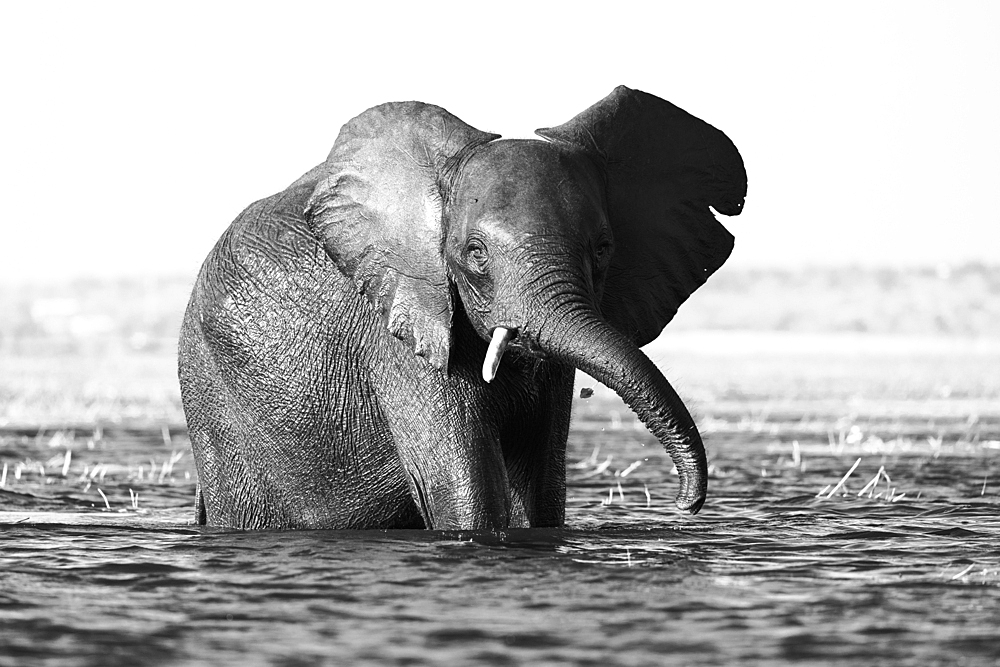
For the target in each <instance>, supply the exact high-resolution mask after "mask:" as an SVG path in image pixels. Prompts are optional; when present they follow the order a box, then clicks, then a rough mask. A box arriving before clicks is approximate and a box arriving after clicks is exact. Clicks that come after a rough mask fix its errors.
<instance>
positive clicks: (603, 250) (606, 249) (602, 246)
mask: <svg viewBox="0 0 1000 667" xmlns="http://www.w3.org/2000/svg"><path fill="white" fill-rule="evenodd" d="M595 254H596V258H597V266H599V267H601V268H603V267H604V266H605V265H606V264H607V263H608V261H609V260H610V259H611V244H610V243H609V242H607V241H602V242H601V243H599V244H597V250H596V252H595Z"/></svg>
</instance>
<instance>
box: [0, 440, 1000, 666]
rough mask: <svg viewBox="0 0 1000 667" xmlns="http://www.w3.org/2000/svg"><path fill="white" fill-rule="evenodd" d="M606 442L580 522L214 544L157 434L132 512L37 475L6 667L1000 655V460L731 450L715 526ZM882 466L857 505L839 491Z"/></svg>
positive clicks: (19, 513) (7, 632)
mask: <svg viewBox="0 0 1000 667" xmlns="http://www.w3.org/2000/svg"><path fill="white" fill-rule="evenodd" d="M597 433H599V431H598V432H597ZM591 435H592V436H593V437H591V436H588V437H587V438H583V439H581V440H578V441H574V442H572V443H571V444H572V445H573V449H571V453H570V456H571V460H573V461H575V462H577V461H578V462H582V463H583V464H584V465H579V466H577V467H571V468H570V473H569V475H570V476H569V489H568V494H567V495H568V503H567V525H568V526H569V527H568V528H566V529H560V530H541V529H539V530H511V531H505V532H503V533H498V534H493V533H478V532H467V531H464V532H440V531H395V532H385V531H343V532H336V531H303V532H286V533H276V532H264V533H241V532H232V531H219V530H208V529H199V528H196V527H193V526H190V525H186V522H187V521H188V520H189V517H190V501H189V499H190V497H191V494H192V492H193V482H192V481H191V480H190V478H185V477H184V474H183V473H184V472H185V471H186V470H185V468H184V466H185V463H184V459H183V458H182V459H181V460H180V461H179V462H175V463H176V467H175V469H174V470H172V471H171V475H166V476H164V478H163V479H162V480H160V479H159V478H158V477H157V478H154V479H153V481H150V476H149V474H148V470H150V469H153V468H154V467H155V468H157V469H160V470H162V468H160V467H159V466H160V465H161V463H162V461H163V460H166V459H167V457H168V456H170V453H169V452H163V451H162V448H161V449H159V450H157V449H156V448H155V447H154V446H153V445H152V444H150V445H149V447H147V448H146V450H143V449H142V448H141V447H139V446H138V445H134V444H133V447H132V448H131V449H129V450H128V451H129V452H131V454H129V456H133V457H134V462H132V460H131V459H128V457H126V460H124V461H120V462H118V463H117V464H116V465H118V468H117V469H116V471H112V472H106V473H105V477H104V481H103V483H102V485H101V487H100V488H101V489H102V491H103V492H104V493H105V494H106V497H107V498H108V505H110V506H111V510H112V511H107V509H106V505H105V503H104V501H103V500H101V499H100V498H99V496H96V495H95V493H94V490H95V489H96V488H97V487H96V483H95V482H96V480H98V479H99V478H100V473H98V474H97V476H95V477H94V479H90V478H89V474H90V472H88V473H87V475H88V476H87V477H84V476H83V475H82V469H81V470H80V471H72V470H71V473H74V474H75V476H74V474H70V475H68V476H67V477H66V478H62V477H61V476H55V475H41V474H38V473H37V472H29V469H28V468H27V467H26V468H25V469H24V470H22V475H21V478H20V479H18V480H17V483H16V484H13V483H11V484H9V485H8V486H7V487H6V488H4V489H0V494H2V495H0V499H2V500H3V502H4V505H3V508H4V511H3V512H2V513H0V532H2V541H0V572H2V575H0V576H2V583H3V586H2V587H0V622H2V624H3V627H4V632H3V633H2V635H0V655H2V656H7V657H11V658H14V659H15V660H16V661H17V662H19V663H20V662H23V663H25V664H31V663H32V662H50V663H52V664H55V663H59V662H72V663H88V662H94V663H96V662H99V661H100V662H116V661H117V662H129V661H131V662H141V663H147V662H148V663H153V662H158V661H183V660H195V659H197V660H204V661H205V662H210V663H213V664H230V663H231V664H245V662H246V660H247V658H248V656H250V657H252V658H254V659H256V660H258V661H260V662H282V661H286V660H289V659H292V658H295V659H296V660H298V661H302V662H308V661H310V659H315V660H317V661H321V660H328V661H331V662H334V663H341V662H343V663H348V664H356V663H364V662H366V661H368V662H379V663H389V664H393V663H408V664H442V663H444V664H450V663H477V662H482V663H490V664H525V663H527V664H545V663H568V664H598V663H601V664H605V663H611V664H615V663H620V664H685V665H686V664H707V663H713V664H720V663H723V664H729V663H735V662H741V663H753V662H760V663H769V664H774V663H782V662H795V661H801V660H809V661H813V662H828V663H829V662H836V661H844V662H856V661H860V660H865V661H866V662H867V661H871V660H886V661H891V662H895V663H907V662H909V663H912V664H927V663H933V662H950V660H951V658H954V657H955V656H956V655H960V656H962V657H963V658H964V659H966V661H967V662H968V663H970V664H974V663H976V662H980V663H981V664H991V663H992V660H993V658H994V657H995V656H997V655H1000V644H998V641H997V639H996V619H997V618H998V617H1000V614H998V611H1000V585H998V584H1000V548H998V546H997V545H998V544H1000V512H998V511H997V509H998V503H997V495H996V494H995V493H993V492H992V489H993V487H991V486H990V485H989V484H987V485H986V490H985V491H984V492H983V493H982V494H980V491H981V490H983V487H984V483H983V481H982V480H983V478H984V476H985V478H986V479H987V481H988V480H990V479H998V480H1000V474H998V473H1000V466H998V465H997V458H996V457H997V455H998V453H997V452H995V451H994V450H987V449H982V450H979V451H977V452H974V453H971V454H970V453H965V454H962V455H954V456H940V457H935V456H934V454H933V452H925V453H920V452H916V453H914V452H907V453H902V454H900V453H897V454H894V455H886V454H880V455H877V456H873V455H865V454H864V452H862V451H859V450H856V451H849V452H840V453H834V452H833V451H832V450H830V449H829V448H827V449H826V450H824V449H823V447H821V446H820V445H819V444H818V443H813V444H810V443H806V444H804V445H803V447H802V448H801V451H800V453H799V455H798V456H799V457H800V458H799V461H798V463H793V462H792V459H791V454H790V451H789V448H788V447H785V448H781V450H780V451H774V450H773V448H772V446H771V444H770V443H769V444H767V445H752V446H750V445H747V446H744V445H743V444H741V445H740V446H733V447H726V448H720V449H718V450H717V451H715V452H713V456H712V464H713V471H714V472H713V475H712V478H711V480H710V482H711V491H710V493H711V496H710V501H709V503H708V504H707V505H706V507H705V509H704V510H703V511H702V512H701V513H700V514H699V515H698V516H696V517H690V516H687V515H683V514H680V513H678V512H677V511H676V510H675V509H674V507H673V494H674V492H675V490H676V478H675V477H674V476H673V475H672V474H671V466H670V464H669V460H668V459H667V458H666V457H665V456H664V455H662V454H660V453H657V452H655V451H653V450H652V449H651V448H650V447H647V446H645V445H646V444H648V443H647V442H646V441H645V438H644V437H638V436H637V435H636V434H635V432H633V431H627V430H626V432H625V433H624V434H623V435H621V436H620V438H619V440H616V438H618V437H619V436H616V435H615V434H610V435H609V434H604V435H601V436H600V438H603V440H601V447H602V448H603V449H607V450H608V451H613V452H614V454H611V456H612V459H611V462H610V463H608V465H605V466H604V468H603V469H602V470H600V471H599V472H596V473H595V470H597V469H598V468H599V467H600V466H601V465H602V464H604V462H605V461H607V458H606V457H607V455H601V454H599V453H598V454H597V456H596V457H592V456H590V455H591V454H592V452H593V447H594V440H595V438H597V437H598V436H596V435H593V434H591ZM824 437H825V436H824ZM146 441H147V442H150V443H152V442H155V439H152V438H147V439H146ZM608 442H612V443H613V444H608ZM32 446H33V445H31V444H30V443H20V442H17V443H14V444H13V450H14V451H13V453H11V449H12V445H11V443H9V442H8V443H7V454H8V456H7V459H16V460H24V459H25V458H32V457H33V458H40V457H39V455H38V453H37V452H35V451H34V450H32V449H31V447H32ZM824 446H825V444H824ZM18 448H20V449H18ZM99 454H100V455H101V456H102V457H104V458H107V456H108V454H107V452H106V451H105V452H103V453H99ZM150 455H152V456H153V457H154V458H156V457H159V459H160V460H159V461H155V460H154V461H153V462H151V463H150V462H148V460H147V461H145V462H144V463H142V464H141V465H145V466H146V470H147V472H146V473H145V474H143V475H142V479H139V477H138V475H139V473H138V472H137V470H138V466H139V465H140V463H139V461H143V460H144V459H148V458H149V457H150ZM857 456H861V457H862V463H861V464H860V465H859V467H858V468H857V471H856V474H855V475H854V477H853V479H849V480H848V482H847V488H848V494H847V495H841V494H840V492H839V491H838V494H837V495H835V496H833V497H830V498H826V497H823V498H817V495H816V494H817V492H818V491H819V490H820V489H822V488H823V487H824V486H830V485H833V484H836V483H837V481H839V479H840V478H841V477H842V476H843V474H844V473H845V472H846V471H847V469H848V468H849V467H850V466H851V465H852V464H853V462H854V460H855V459H856V458H857ZM591 459H594V460H593V461H591ZM77 461H78V463H79V464H80V465H81V466H82V465H87V466H88V471H92V470H93V468H90V467H89V466H90V465H92V464H93V462H89V461H88V460H87V459H86V457H85V456H84V455H81V456H80V457H79V458H78V459H77ZM636 461H640V464H639V465H637V466H636V465H634V463H635V462H636ZM803 462H804V463H805V465H803ZM187 465H190V464H189V463H188V464H187ZM130 466H132V467H130ZM630 466H632V469H631V470H629V472H628V473H626V474H624V475H623V474H622V471H624V470H626V469H628V468H629V467H630ZM880 467H884V468H885V470H886V471H888V473H889V474H891V476H892V485H893V487H895V491H894V492H890V494H888V495H890V497H892V498H895V497H896V495H898V494H899V493H901V492H905V493H906V494H907V495H906V496H905V497H904V498H902V499H898V500H896V501H895V502H887V501H886V500H885V498H884V497H883V498H875V497H874V493H873V494H872V496H873V497H871V498H869V497H867V495H865V494H862V495H860V496H859V495H858V492H859V491H861V490H862V487H863V486H864V485H865V483H866V482H868V481H869V480H870V479H872V478H873V477H874V476H875V475H876V472H877V471H878V469H879V468H880ZM35 470H37V467H36V468H35ZM616 472H617V473H618V474H617V475H616V474H615V473H616ZM970 479H971V480H979V481H977V482H975V483H970V482H969V480H970ZM88 481H90V482H91V486H90V487H89V488H87V486H86V485H87V482H88ZM888 486H889V485H888V484H886V483H885V482H881V481H880V483H879V490H880V491H888V490H889V489H886V488H884V487H888ZM998 486H1000V485H998ZM890 488H892V487H890ZM85 489H86V490H85ZM130 489H131V492H132V493H133V494H134V493H135V492H138V493H139V499H140V500H139V503H138V508H136V507H133V506H132V504H131V501H132V496H131V495H130V493H129V490H130ZM827 493H828V492H827ZM609 498H610V500H609ZM102 508H104V511H102ZM17 522H20V523H17ZM126 657H127V659H126Z"/></svg>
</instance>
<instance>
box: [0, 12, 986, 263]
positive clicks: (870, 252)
mask: <svg viewBox="0 0 1000 667" xmlns="http://www.w3.org/2000/svg"><path fill="white" fill-rule="evenodd" d="M342 4H346V3H342ZM352 4H353V5H355V6H357V7H361V8H359V9H354V10H347V9H342V8H335V4H334V3H316V4H312V3H302V4H299V3H294V2H281V3H270V4H269V5H268V6H267V7H264V6H257V5H254V4H252V3H248V2H240V3H238V4H232V5H223V4H221V3H201V2H196V3H179V2H171V3H159V4H158V5H156V6H154V5H152V4H151V3H136V2H127V3H120V4H119V3H96V2H86V3H83V2H73V3H44V2H33V3H4V4H3V5H2V8H0V90H2V97H0V195H2V199H3V202H4V205H3V209H2V212H0V225H2V227H0V229H2V236H0V281H7V282H10V281H14V282H20V281H23V280H31V281H35V280H44V279H61V278H65V277H68V276H76V275H93V274H97V275H122V274H157V273H159V274H163V273H174V274H177V273H181V274H189V275H191V276H192V278H193V276H194V273H195V272H196V271H197V268H198V266H199V265H200V263H201V261H202V259H203V258H204V256H205V254H206V253H207V252H208V250H209V249H210V248H211V246H212V244H213V243H214V242H215V240H216V239H217V238H218V236H219V234H220V233H221V232H222V231H223V229H225V227H226V225H228V224H229V222H230V221H231V220H232V219H233V218H234V217H235V216H236V215H237V214H238V213H239V212H240V210H242V209H243V208H244V207H245V206H246V205H247V204H249V203H250V202H252V201H253V200H255V199H259V198H261V197H264V196H267V195H269V194H272V193H273V192H276V191H278V190H281V189H282V188H283V187H285V186H286V185H287V184H288V183H290V182H291V181H293V180H294V179H295V178H296V177H298V176H299V175H300V174H301V173H303V172H305V171H306V170H307V169H309V168H310V167H312V166H313V165H315V164H317V163H318V162H320V161H321V160H322V159H323V158H324V157H325V156H326V153H327V152H328V151H329V149H330V146H331V145H332V143H333V140H334V139H335V137H336V135H337V132H338V130H339V128H340V126H341V125H342V124H343V123H344V122H345V121H347V120H348V119H350V118H351V117H353V116H354V115H356V114H358V113H359V112H361V111H363V110H364V109H366V108H367V107H369V106H372V105H375V104H378V103H381V102H387V101H392V100H405V99H417V100H422V101H424V102H432V103H434V104H439V105H441V106H443V107H445V108H447V109H448V110H449V111H451V112H452V113H454V114H456V115H457V116H459V117H460V118H462V119H463V120H465V121H466V122H468V123H469V124H471V125H473V126H475V127H478V128H479V129H482V130H488V131H493V132H498V133H501V134H503V135H504V136H530V134H531V132H532V131H533V130H534V129H535V128H536V127H544V126H549V125H555V124H558V123H562V122H564V121H566V120H568V119H569V118H570V117H572V116H573V115H575V114H576V113H578V112H579V111H581V110H583V109H584V108H586V107H587V106H589V105H590V104H592V103H593V102H595V101H597V100H598V99H600V98H601V97H603V96H605V95H606V94H607V93H609V92H610V91H611V90H612V88H614V87H615V86H616V85H618V84H625V85H628V86H630V87H633V88H639V89H641V90H645V91H647V92H650V93H654V94H656V95H659V96H661V97H663V98H665V99H668V100H670V101H672V102H674V103H675V104H677V105H679V106H681V107H682V108H684V109H686V110H688V111H690V112H691V113H693V114H695V115H696V116H699V117H701V118H703V119H705V120H706V121H708V122H710V123H712V124H713V125H716V126H717V127H719V128H720V129H722V130H723V131H724V132H726V134H728V135H729V136H730V138H732V139H733V141H734V142H735V143H736V145H737V147H738V148H739V149H740V151H741V153H742V154H743V157H744V160H745V162H746V165H747V171H748V173H749V178H750V186H749V196H748V198H747V204H746V210H745V212H744V214H743V215H742V216H740V217H739V218H734V219H731V220H726V221H725V222H726V224H727V226H728V227H729V228H730V230H731V231H733V232H734V233H735V235H736V237H737V241H736V251H735V252H734V254H733V257H732V259H731V260H730V262H731V263H732V264H733V265H739V266H750V265H765V266H767V265H770V266H774V265H778V266H800V265H804V264H815V263H822V264H845V263H862V264H869V265H894V266H895V265H914V264H938V263H941V262H959V261H966V260H981V261H987V262H992V263H998V262H1000V224H998V223H1000V220H998V218H1000V214H998V213H997V207H996V206H995V205H994V204H993V203H992V201H993V197H995V196H996V195H997V193H998V191H1000V122H998V119H1000V37H998V34H1000V3H996V2H962V3H957V2H940V3H926V2H914V1H912V0H911V1H907V2H899V3H873V2H859V3H853V2H844V1H838V2H831V3H825V4H821V3H812V2H810V3H803V2H792V3H760V2H752V3H751V2H737V3H707V2H704V3H692V2H687V1H685V2H678V3H674V4H670V3H652V2H650V3H634V2H625V1H621V0H615V1H614V2H605V3H601V4H600V5H597V4H587V3H579V2H572V3H565V4H556V3H545V2H540V1H537V0H536V1H535V2H524V3H518V2H507V3H502V4H501V3H496V4H495V6H494V7H493V8H491V9H477V7H480V6H481V5H480V4H479V3H471V2H455V3H443V2H430V1H427V2H407V3H400V4H399V5H398V6H396V5H392V4H388V3H360V2H356V3H352ZM485 4H486V3H482V5H485ZM588 7H590V8H593V9H590V10H587V9H586V8H588ZM597 7H601V8H602V9H601V10H600V12H601V13H594V12H595V11H596V8H597Z"/></svg>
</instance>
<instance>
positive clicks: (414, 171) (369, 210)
mask: <svg viewBox="0 0 1000 667" xmlns="http://www.w3.org/2000/svg"><path fill="white" fill-rule="evenodd" d="M497 136H498V135H495V134H487V133H485V132H480V131H479V130H477V129H475V128H473V127H470V126H469V125H466V124H465V123H463V122H462V121H461V120H459V119H458V118H456V117H455V116H453V115H451V114H450V113H448V112H447V111H445V110H444V109H442V108H440V107H436V106H433V105H430V104H423V103H421V102H394V103H390V104H383V105H381V106H377V107H374V108H372V109H369V110H368V111H365V112H364V113H362V114H361V115H360V116H358V117H356V118H354V119H353V120H351V121H350V122H348V123H347V124H346V125H344V127H343V128H342V129H341V130H340V135H339V136H338V137H337V141H336V143H335V144H334V146H333V150H332V151H330V155H329V157H327V160H326V165H325V169H326V173H327V176H326V177H325V178H323V179H322V180H320V181H319V183H318V185H317V186H316V189H315V191H314V192H313V195H312V197H311V198H310V200H309V204H308V207H307V209H306V216H307V218H308V220H309V221H310V224H311V225H312V227H313V229H314V230H315V232H316V233H317V235H318V236H319V237H320V238H321V239H322V240H323V242H324V245H325V246H326V251H327V253H328V254H329V255H330V257H331V258H332V259H333V260H334V262H336V264H337V266H338V267H339V268H340V270H341V271H343V272H344V274H346V275H347V276H349V277H351V278H352V279H353V280H354V282H355V284H356V285H357V287H358V291H359V292H361V293H362V294H364V295H365V296H366V297H367V298H368V300H369V301H370V302H371V303H372V305H373V306H374V307H375V309H376V310H377V311H378V313H379V315H380V316H381V318H382V321H383V323H384V324H385V325H386V327H388V329H389V331H390V332H391V333H392V335H393V336H395V337H396V338H399V339H400V340H402V341H403V342H405V343H407V344H409V346H410V347H411V348H412V349H413V351H414V352H415V353H416V354H417V355H419V356H422V357H425V358H426V359H427V360H428V361H429V362H430V363H431V364H432V365H433V366H435V367H437V368H439V369H442V370H446V369H447V367H448V354H449V350H450V345H451V318H452V295H451V286H450V284H449V282H448V276H447V272H446V269H445V264H444V259H443V255H442V241H443V238H444V229H443V219H442V204H443V202H442V198H443V197H444V196H445V194H446V193H445V192H444V188H445V187H446V185H445V181H447V180H448V176H449V174H450V173H451V172H452V171H453V170H454V169H455V168H456V166H457V165H458V164H459V163H460V162H461V160H462V158H463V156H465V155H467V154H468V153H469V151H471V150H472V149H474V148H475V147H476V146H478V145H480V144H482V143H484V142H487V141H490V140H492V139H495V138H497Z"/></svg>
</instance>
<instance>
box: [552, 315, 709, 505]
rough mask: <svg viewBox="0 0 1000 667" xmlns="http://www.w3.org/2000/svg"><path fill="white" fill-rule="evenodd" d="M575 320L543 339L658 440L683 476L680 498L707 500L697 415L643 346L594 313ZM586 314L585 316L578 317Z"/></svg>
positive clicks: (685, 502) (695, 502)
mask: <svg viewBox="0 0 1000 667" xmlns="http://www.w3.org/2000/svg"><path fill="white" fill-rule="evenodd" d="M574 315H576V316H577V317H574V318H573V319H575V320H577V321H576V322H573V323H572V324H571V325H568V326H567V325H565V324H564V325H563V326H559V327H555V328H554V332H557V333H552V335H549V336H546V337H545V338H546V340H544V341H539V342H540V343H541V344H542V347H543V348H544V349H546V350H547V351H548V352H549V353H550V354H551V355H552V356H554V357H556V358H558V359H560V360H561V361H564V362H566V363H569V364H572V365H573V366H575V367H576V368H578V369H580V370H581V371H583V372H585V373H587V374H588V375H590V376H591V377H593V378H594V379H596V380H598V381H599V382H601V383H603V384H604V385H606V386H608V387H610V388H611V389H612V390H614V391H615V393H617V394H618V395H619V396H620V397H621V398H622V400H623V401H625V403H626V404H627V405H628V406H629V407H630V408H631V409H632V410H633V411H634V412H635V413H636V414H637V415H638V416H639V419H641V420H642V422H643V424H645V425H646V427H647V428H648V429H649V430H650V431H651V432H652V433H653V434H654V435H655V436H656V437H657V438H658V439H659V440H660V442H661V443H662V444H663V446H664V448H665V449H666V451H667V453H668V454H669V455H670V458H671V459H672V460H673V462H674V465H676V466H677V472H678V474H679V477H680V491H678V493H677V498H676V503H677V506H678V507H679V508H680V509H682V510H687V511H688V512H690V513H691V514H695V513H697V512H698V510H699V509H701V506H702V504H703V503H704V502H705V492H706V490H707V488H708V466H707V463H706V460H705V447H704V445H703V444H702V441H701V435H700V434H699V433H698V428H697V427H696V426H695V423H694V420H693V419H692V418H691V414H690V413H689V412H688V410H687V408H686V407H685V406H684V404H683V403H682V402H681V399H680V397H679V396H678V395H677V393H676V392H675V391H674V389H673V387H671V386H670V383H669V382H667V379H666V378H665V377H663V374H662V373H661V372H660V371H659V369H657V368H656V366H655V365H654V364H653V362H652V361H650V360H649V357H647V356H646V355H645V354H644V353H643V352H642V350H640V349H639V348H638V347H637V346H636V345H635V344H634V343H632V341H630V340H629V339H628V338H626V337H625V336H624V335H623V334H621V333H620V332H619V331H618V330H616V329H614V328H612V327H611V326H609V325H608V324H606V323H605V322H604V321H603V320H601V319H600V317H598V316H597V314H596V313H584V314H583V315H582V317H580V316H581V313H580V312H579V311H577V312H576V313H574ZM580 320H582V322H581V321H580Z"/></svg>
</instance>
